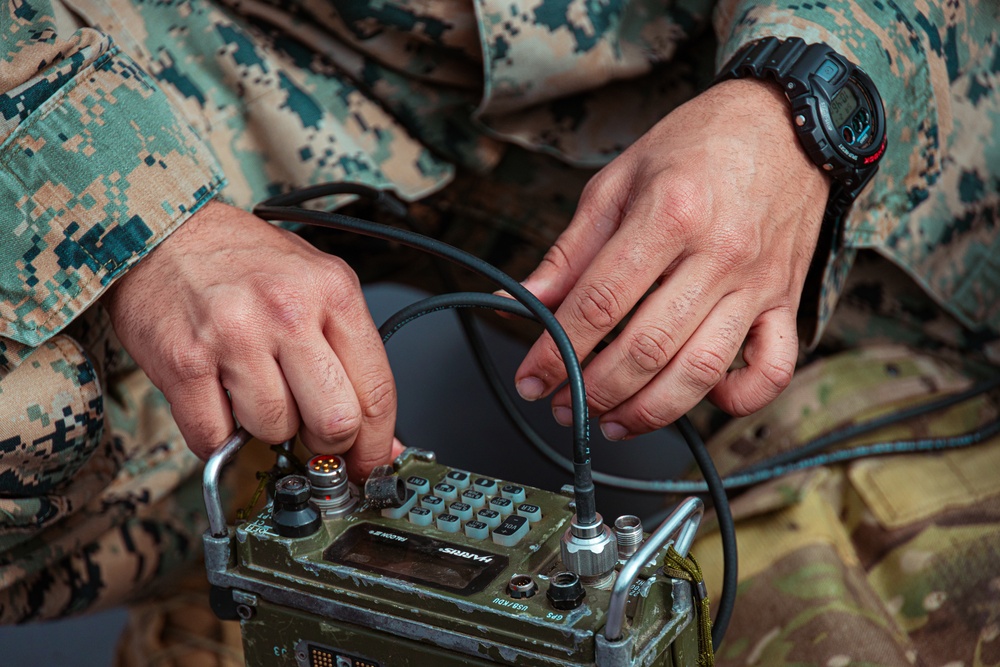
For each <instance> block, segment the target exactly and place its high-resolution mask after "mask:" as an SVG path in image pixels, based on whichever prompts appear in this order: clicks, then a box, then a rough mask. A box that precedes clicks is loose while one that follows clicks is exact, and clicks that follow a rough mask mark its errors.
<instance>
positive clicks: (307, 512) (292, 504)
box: [271, 475, 321, 537]
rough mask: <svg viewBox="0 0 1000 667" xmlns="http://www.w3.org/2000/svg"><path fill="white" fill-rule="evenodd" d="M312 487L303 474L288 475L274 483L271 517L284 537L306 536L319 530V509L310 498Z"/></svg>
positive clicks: (276, 528)
mask: <svg viewBox="0 0 1000 667" xmlns="http://www.w3.org/2000/svg"><path fill="white" fill-rule="evenodd" d="M311 496H312V487H311V485H310V484H309V480H308V479H306V478H305V477H303V476H302V475H287V476H285V477H282V478H281V479H279V480H278V482H277V483H276V484H275V485H274V507H273V508H272V510H271V518H272V519H273V521H274V527H275V530H277V531H278V534H279V535H281V536H282V537H306V536H308V535H312V534H313V533H315V532H316V531H317V530H319V527H320V524H321V521H320V517H319V509H318V508H317V507H316V505H314V504H313V503H312V502H311V501H310V498H311Z"/></svg>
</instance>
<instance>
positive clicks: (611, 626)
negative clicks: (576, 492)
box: [204, 431, 703, 667]
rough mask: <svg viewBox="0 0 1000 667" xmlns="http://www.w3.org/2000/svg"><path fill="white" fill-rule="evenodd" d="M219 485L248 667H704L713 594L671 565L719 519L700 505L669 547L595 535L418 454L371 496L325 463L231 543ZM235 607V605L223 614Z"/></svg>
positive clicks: (279, 493) (280, 490)
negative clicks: (703, 612)
mask: <svg viewBox="0 0 1000 667" xmlns="http://www.w3.org/2000/svg"><path fill="white" fill-rule="evenodd" d="M248 439H249V436H248V435H247V434H246V432H245V431H243V432H240V433H238V434H237V435H236V436H234V437H233V438H232V439H231V440H230V441H229V442H228V443H227V444H226V445H225V446H224V447H223V448H222V449H221V450H219V452H218V453H217V454H216V456H215V457H213V459H212V460H211V461H210V463H209V464H208V466H207V468H206V470H205V496H206V503H207V507H208V512H209V519H210V522H211V526H210V528H209V531H208V533H207V534H206V535H205V538H204V542H205V561H206V566H207V569H208V578H209V581H210V582H211V583H212V584H213V586H214V587H215V591H214V594H215V596H216V603H217V604H220V606H221V607H222V608H223V609H225V608H227V607H229V608H231V609H232V610H234V611H235V614H236V615H237V616H238V617H239V619H240V622H241V625H242V631H243V641H244V651H245V654H246V657H247V664H248V665H288V666H293V667H307V666H308V667H396V666H410V665H440V666H449V665H456V666H457V665H494V664H503V665H551V666H552V667H556V666H560V667H568V666H569V665H594V664H596V665H599V666H612V665H614V666H618V665H622V666H624V665H663V666H680V665H696V664H698V656H699V650H700V647H699V637H698V632H699V624H698V623H697V618H696V616H697V612H696V605H695V600H694V598H695V597H696V596H697V594H698V590H699V589H698V586H697V585H692V582H691V581H689V580H685V579H681V578H678V577H677V574H676V573H675V571H674V570H673V568H672V567H671V566H670V564H669V563H668V562H665V556H666V554H667V547H668V546H671V545H672V548H673V551H674V553H676V554H679V555H680V556H684V555H686V554H687V550H688V548H689V547H690V544H691V541H692V540H693V538H694V535H695V532H696V531H697V528H698V525H699V522H700V520H701V516H702V509H703V506H702V502H701V501H700V500H699V499H697V498H689V499H687V500H686V501H684V502H683V503H681V504H680V505H679V506H678V507H677V508H676V509H675V510H674V512H673V513H672V514H671V515H670V517H669V518H668V519H667V520H666V521H664V523H663V524H662V525H661V526H660V527H659V528H658V529H657V530H656V531H655V532H654V533H653V534H652V535H649V536H647V535H645V534H644V533H643V529H642V526H641V524H640V522H639V520H638V518H636V517H634V516H622V517H619V518H618V519H617V520H616V521H615V522H614V529H612V528H611V527H609V526H606V525H605V524H604V523H603V522H602V521H601V519H600V515H597V521H596V522H595V523H592V524H591V525H581V524H580V523H578V519H577V516H576V514H575V512H574V501H573V492H572V488H568V489H564V490H563V492H562V493H553V492H549V491H544V490H541V489H535V488H530V487H526V486H522V485H519V484H517V483H515V482H511V481H507V480H498V479H495V478H493V477H490V476H487V475H478V474H473V473H469V472H467V471H463V470H455V469H453V468H449V467H448V466H446V465H442V464H441V463H439V462H437V461H436V458H435V456H434V454H433V453H432V452H429V451H426V450H416V449H408V450H406V451H405V452H404V453H403V454H402V455H401V456H399V457H398V458H397V459H396V461H395V462H394V463H393V465H392V466H383V467H382V468H381V469H376V470H375V472H373V473H372V476H371V477H369V479H368V482H367V483H366V485H365V490H366V491H367V495H365V494H361V493H359V490H358V489H357V488H356V487H355V486H354V485H353V484H351V483H350V482H349V481H348V479H347V475H346V470H345V467H344V463H343V459H341V458H340V457H337V456H316V457H313V458H312V459H311V460H310V461H309V462H308V464H307V465H306V474H305V475H287V476H285V477H282V478H280V479H278V480H277V482H276V484H275V490H274V495H273V499H272V501H271V502H270V503H269V504H268V505H267V506H266V507H264V509H263V510H262V511H261V512H260V513H259V514H258V515H257V516H256V517H253V518H252V520H250V521H248V522H246V523H242V524H240V525H237V526H235V527H230V526H228V525H227V524H226V522H225V518H224V516H223V513H222V504H221V499H220V496H219V486H218V482H219V472H220V470H221V468H222V464H223V463H225V462H226V461H227V460H229V459H230V458H231V457H232V456H233V455H234V454H235V453H236V451H237V450H238V449H239V448H240V447H241V446H242V445H243V444H244V443H245V442H246V441H247V440H248ZM220 600H221V603H220Z"/></svg>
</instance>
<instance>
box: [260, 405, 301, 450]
mask: <svg viewBox="0 0 1000 667" xmlns="http://www.w3.org/2000/svg"><path fill="white" fill-rule="evenodd" d="M253 409H254V410H255V411H256V415H255V418H256V421H257V423H258V424H259V427H258V428H257V430H258V431H260V433H254V435H255V436H257V437H258V438H260V439H261V440H263V441H265V442H267V443H269V444H277V443H279V442H284V441H285V440H288V439H289V438H291V437H292V436H294V435H295V431H296V430H297V427H298V424H297V423H296V422H295V421H294V420H293V418H292V414H291V412H290V411H289V410H288V404H287V403H286V402H285V401H284V400H282V399H280V398H271V399H263V400H260V401H258V402H257V404H256V405H255V406H254V407H253Z"/></svg>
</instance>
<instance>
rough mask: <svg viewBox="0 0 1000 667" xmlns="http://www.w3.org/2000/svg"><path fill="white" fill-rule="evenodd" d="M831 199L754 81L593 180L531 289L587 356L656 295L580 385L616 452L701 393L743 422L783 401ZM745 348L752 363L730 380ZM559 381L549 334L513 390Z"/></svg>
mask: <svg viewBox="0 0 1000 667" xmlns="http://www.w3.org/2000/svg"><path fill="white" fill-rule="evenodd" d="M828 193H829V182H828V179H827V178H826V177H825V176H824V175H823V173H822V172H821V171H820V170H819V169H818V168H817V167H816V166H815V165H814V164H813V163H812V162H811V161H810V160H809V158H808V156H807V155H806V154H805V152H804V151H803V150H802V148H801V147H800V145H799V143H798V140H797V139H796V137H795V134H794V132H793V130H792V127H791V122H790V119H789V111H788V102H787V100H785V98H784V97H783V96H782V94H781V92H780V90H779V89H778V88H777V87H776V86H773V85H771V84H767V83H763V82H759V81H754V80H739V81H729V82H726V83H722V84H720V85H718V86H715V87H713V88H711V89H709V90H708V91H707V92H705V93H703V94H701V95H699V96H698V97H697V98H695V99H693V100H691V101H690V102H688V103H687V104H685V105H683V106H682V107H680V108H678V109H676V110H675V111H674V112H673V113H671V114H670V115H668V116H667V117H666V118H664V119H663V120H662V121H660V122H659V123H658V124H657V125H656V126H654V127H653V128H652V129H651V130H650V131H649V132H647V133H646V134H645V135H644V136H643V137H642V138H641V139H640V140H639V141H637V142H636V143H635V144H634V145H633V146H632V147H630V148H629V149H628V150H627V151H626V152H625V153H623V154H622V155H621V156H620V157H619V158H618V159H616V160H615V161H614V162H612V163H611V164H610V165H608V166H607V167H606V168H605V169H603V170H602V171H601V172H600V173H598V174H597V175H596V176H595V177H594V178H593V179H592V180H591V182H590V183H589V184H588V185H587V187H586V189H585V190H584V192H583V195H582V196H581V199H580V203H579V207H578V209H577V212H576V215H575V216H574V218H573V221H572V222H571V223H570V225H569V227H568V228H567V229H566V231H565V232H564V233H563V234H562V235H561V236H560V237H559V239H558V240H557V241H556V243H555V245H554V246H553V247H552V248H551V250H550V251H549V252H548V254H547V255H546V257H545V259H544V260H543V261H542V263H541V265H540V266H539V267H538V268H537V269H536V270H535V272H534V273H532V275H531V276H529V277H528V279H527V280H526V281H525V282H524V285H525V287H527V288H528V289H529V290H531V291H532V292H533V293H534V294H535V295H537V296H538V297H539V299H541V300H542V302H544V303H545V304H546V305H548V306H550V307H555V306H558V310H557V311H556V317H557V318H558V319H559V321H560V322H561V323H562V325H563V326H564V327H565V328H566V331H567V333H568V334H569V336H570V338H571V339H572V341H573V345H574V347H575V349H576V351H577V353H578V354H579V355H580V356H581V357H584V356H586V355H587V354H589V353H590V352H591V351H593V349H594V347H595V345H597V343H598V342H599V341H600V340H601V339H602V338H603V337H604V336H605V335H606V334H607V333H608V332H610V331H611V330H612V328H613V327H614V326H615V325H617V324H618V323H619V322H621V321H622V319H623V318H624V317H625V316H626V315H627V314H628V312H629V311H630V310H631V309H632V308H633V307H634V306H635V305H636V303H638V302H639V300H640V299H641V298H642V297H643V295H644V294H645V293H646V292H647V291H649V290H650V288H653V289H652V291H651V292H650V293H649V295H648V297H647V298H646V299H645V301H644V302H643V303H642V304H641V305H640V306H639V308H638V309H637V310H636V312H635V314H634V316H633V317H632V319H631V320H630V321H629V322H628V323H627V325H626V326H625V328H624V330H623V331H622V332H621V334H620V335H619V336H618V337H617V338H616V339H615V340H614V341H613V342H612V343H611V344H610V345H609V346H608V347H607V348H606V349H605V350H604V351H602V352H601V353H600V354H598V355H597V356H596V357H595V358H594V359H593V360H592V361H591V363H590V364H589V365H588V366H587V368H586V370H585V372H584V378H585V380H586V383H587V394H588V402H589V406H590V408H591V410H592V411H593V412H594V414H598V415H603V416H602V418H601V429H602V431H604V434H605V436H606V437H607V438H609V439H611V440H621V439H624V438H627V437H630V436H632V435H638V434H642V433H646V432H649V431H652V430H655V429H657V428H660V427H662V426H665V425H667V424H669V423H671V422H673V421H674V420H676V419H677V418H678V417H680V416H681V415H682V414H684V413H685V412H686V411H687V410H689V409H690V408H691V407H693V406H694V405H695V404H696V403H697V402H698V401H699V400H700V399H701V398H702V397H704V396H705V395H706V394H707V395H708V396H709V398H710V399H711V400H712V401H713V402H714V403H715V404H716V405H718V406H719V407H721V408H722V409H724V410H726V411H727V412H729V413H731V414H734V415H746V414H749V413H751V412H754V411H755V410H758V409H760V408H762V407H763V406H765V405H767V404H768V403H769V402H771V401H772V400H773V399H774V398H775V397H777V396H778V394H780V393H781V391H782V390H783V389H784V388H785V387H786V386H787V385H788V382H789V381H790V380H791V377H792V372H793V370H794V368H795V361H796V357H797V348H798V338H797V334H796V328H795V316H796V311H797V309H798V305H799V299H800V297H801V294H802V287H803V284H804V282H805V277H806V273H807V271H808V268H809V263H810V260H811V258H812V255H813V252H814V250H815V248H816V242H817V239H818V235H819V229H820V225H821V222H822V216H823V211H824V208H825V206H826V201H827V195H828ZM744 341H745V342H746V345H745V347H744V349H743V359H744V361H745V362H746V364H747V365H746V366H745V367H743V368H740V369H738V370H733V371H728V368H729V366H730V364H731V363H732V361H733V360H734V359H735V357H736V355H737V354H738V353H739V350H740V346H741V345H742V344H743V343H744ZM727 371H728V372H727ZM565 376H566V375H565V371H564V369H563V365H562V362H561V361H560V357H559V354H558V352H557V351H556V348H555V345H554V344H553V343H552V339H551V337H549V335H548V334H545V335H543V336H542V338H541V339H539V341H538V342H537V343H535V345H534V347H532V348H531V350H530V351H529V352H528V355H527V357H526V358H525V360H524V362H523V363H522V364H521V367H520V368H519V369H518V371H517V374H516V376H515V380H516V383H517V388H518V392H519V393H520V394H521V395H522V396H523V397H524V398H527V399H529V400H533V399H537V398H540V397H542V396H545V395H548V394H549V393H550V392H552V391H553V390H554V389H555V388H556V387H557V386H558V385H559V383H561V382H562V381H563V380H564V379H565ZM569 404H570V399H569V392H568V389H563V390H562V391H560V392H558V393H556V395H555V396H554V398H553V399H552V406H553V413H554V415H555V418H556V420H557V421H559V422H560V423H563V424H568V423H569V422H570V410H569Z"/></svg>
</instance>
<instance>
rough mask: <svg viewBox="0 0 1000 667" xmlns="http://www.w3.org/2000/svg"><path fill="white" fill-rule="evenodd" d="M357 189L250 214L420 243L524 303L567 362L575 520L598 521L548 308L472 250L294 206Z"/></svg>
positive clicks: (583, 429)
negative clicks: (463, 249)
mask: <svg viewBox="0 0 1000 667" xmlns="http://www.w3.org/2000/svg"><path fill="white" fill-rule="evenodd" d="M358 190H359V189H358V188H357V187H354V186H350V187H348V186H347V185H345V184H339V183H334V184H326V185H318V186H313V187H310V188H305V189H304V190H300V191H297V192H291V193H288V194H284V195H278V196H276V197H272V198H271V199H268V200H266V201H265V202H263V203H262V204H259V205H258V206H256V207H255V208H254V214H255V215H257V216H258V217H260V218H263V219H264V220H285V221H288V222H301V223H306V224H311V225H318V226H321V227H329V228H332V229H339V230H348V231H353V232H356V233H358V234H362V235H364V236H371V237H375V238H380V239H383V240H387V241H395V242H397V243H401V244H403V245H407V246H410V247H413V248H419V249H421V250H424V251H426V252H428V253H430V254H431V255H434V256H436V257H440V258H442V259H447V260H449V261H451V262H454V263H456V264H459V265H460V266H464V267H465V268H467V269H469V270H471V271H473V272H475V273H477V274H479V275H480V276H483V277H485V278H487V279H489V280H491V281H493V282H494V283H495V284H497V285H499V286H500V287H502V288H503V289H504V290H506V291H507V293H508V294H510V295H511V296H513V297H514V298H515V299H517V300H518V301H520V302H521V303H523V304H524V305H525V306H526V307H527V309H528V310H530V311H531V313H532V314H533V315H534V316H535V317H537V318H538V320H539V321H540V322H541V323H542V325H543V326H544V327H545V329H546V331H548V332H549V334H550V335H551V336H552V340H553V342H554V343H555V345H556V347H557V349H558V350H559V353H560V354H561V355H562V358H563V363H564V364H565V366H566V374H567V377H568V383H569V388H570V395H571V404H572V409H573V488H574V493H575V497H576V514H577V520H578V521H579V522H580V523H581V524H583V525H590V524H593V523H596V521H597V506H596V501H595V498H594V482H593V477H592V474H591V468H590V432H589V428H590V425H589V420H588V416H587V413H588V410H587V397H586V392H585V389H584V384H583V370H582V368H581V367H580V361H579V359H577V356H576V352H575V350H574V349H573V344H572V342H571V341H570V339H569V336H567V335H566V332H565V331H564V330H563V328H562V326H561V325H560V324H559V322H558V320H556V318H555V316H554V315H553V314H552V312H551V311H550V310H549V309H548V308H546V307H545V305H544V304H543V303H542V302H541V301H539V300H538V298H537V297H535V295H534V294H532V293H531V292H529V291H528V290H526V289H525V288H524V287H523V286H522V285H521V284H520V283H518V282H517V281H516V280H514V279H513V278H511V277H510V276H508V275H507V274H505V273H504V272H502V271H500V270H499V269H497V268H496V267H494V266H493V265H492V264H489V263H488V262H485V261H483V260H481V259H479V258H478V257H475V256H474V255H471V254H469V253H467V252H465V251H462V250H459V249H458V248H454V247H452V246H450V245H448V244H446V243H442V242H441V241H437V240H435V239H432V238H428V237H426V236H422V235H420V234H417V233H415V232H411V231H407V230H403V229H396V228H394V227H389V226H388V225H381V224H378V223H374V222H369V221H367V220H360V219H358V218H352V217H350V216H346V215H342V214H339V213H327V212H324V211H310V210H306V209H303V208H298V207H293V205H296V206H297V205H298V204H301V203H303V202H305V201H308V200H310V199H315V198H317V197H326V196H330V195H337V194H358V193H359V192H358Z"/></svg>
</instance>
